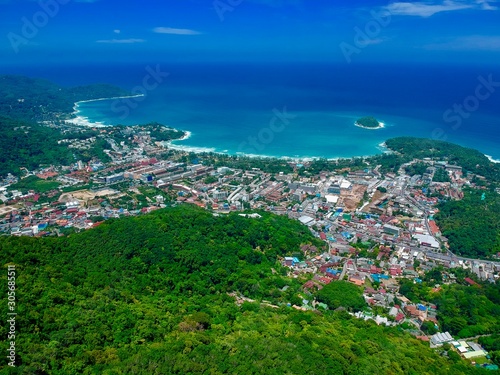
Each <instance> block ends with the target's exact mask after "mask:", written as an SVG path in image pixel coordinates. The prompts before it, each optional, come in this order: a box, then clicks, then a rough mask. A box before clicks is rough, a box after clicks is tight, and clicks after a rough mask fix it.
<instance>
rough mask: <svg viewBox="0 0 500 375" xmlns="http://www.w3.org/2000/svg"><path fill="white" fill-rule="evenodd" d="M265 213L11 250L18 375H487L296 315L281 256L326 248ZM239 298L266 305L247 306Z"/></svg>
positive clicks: (383, 338)
mask: <svg viewBox="0 0 500 375" xmlns="http://www.w3.org/2000/svg"><path fill="white" fill-rule="evenodd" d="M261 214H262V217H261V218H260V219H253V218H246V217H241V216H238V215H236V214H232V215H229V216H221V217H217V216H214V215H212V214H211V213H209V212H206V211H204V210H201V209H198V208H195V207H190V206H181V207H176V208H172V209H165V210H159V211H156V212H155V213H153V214H149V215H145V216H141V217H133V218H126V219H119V220H110V221H107V222H105V223H104V224H102V225H100V226H99V227H97V228H95V229H93V230H90V231H86V232H84V233H80V234H73V235H70V236H69V237H61V238H43V239H35V238H26V237H21V238H19V237H2V238H0V259H1V262H2V265H4V267H6V265H7V264H15V266H16V275H17V279H16V281H17V289H16V298H17V303H18V304H17V312H18V316H17V321H16V323H17V326H16V329H17V332H18V336H17V337H16V347H17V355H18V362H17V364H18V367H16V368H15V369H12V371H10V372H9V373H19V374H21V373H39V374H61V375H63V374H64V375H71V374H95V373H98V374H183V375H184V374H201V373H207V374H222V373H234V374H279V375H281V374H332V373H339V374H374V373H386V374H450V373H453V374H469V373H470V374H473V373H481V372H480V371H481V370H477V369H474V368H473V367H472V366H470V365H468V364H467V363H465V362H458V363H454V362H452V361H449V360H447V359H446V358H443V357H440V356H439V355H438V354H437V353H435V352H433V351H432V350H430V349H429V347H428V346H427V345H426V344H424V343H422V342H419V341H417V340H415V339H414V338H412V337H411V336H409V335H407V334H404V333H402V332H400V331H398V330H397V329H394V328H385V327H382V326H377V325H376V324H375V323H373V322H365V321H363V320H358V319H355V318H352V317H350V316H349V315H347V314H346V313H345V312H338V313H334V312H332V311H326V312H324V313H322V314H320V313H314V312H303V311H297V310H295V309H293V308H291V307H287V306H286V302H287V301H289V300H290V298H291V294H289V293H290V292H289V291H290V290H292V294H293V293H296V292H297V291H299V286H300V282H298V281H297V280H296V279H291V278H287V277H285V276H283V275H284V272H283V271H284V269H282V267H281V266H280V264H279V263H278V262H276V259H277V256H282V255H285V254H288V253H291V252H295V251H297V250H298V249H299V248H300V245H301V244H304V243H312V244H315V245H316V246H319V245H320V243H318V242H316V241H317V240H316V239H314V238H313V237H312V235H311V234H310V233H309V231H308V229H307V228H306V227H304V226H301V225H300V224H299V223H297V222H294V221H290V220H288V219H287V218H284V217H278V216H274V215H270V214H266V213H261ZM6 274H7V273H6V272H5V273H2V275H1V279H2V284H3V285H7V284H6ZM285 285H289V286H290V288H288V289H287V290H286V291H284V288H283V287H284V286H285ZM340 285H341V286H342V287H345V285H342V284H340ZM327 290H328V289H327ZM228 292H236V293H238V294H242V295H245V296H246V297H248V298H252V299H254V300H256V301H257V302H246V303H244V304H243V305H242V306H241V307H238V305H237V304H236V303H235V299H234V297H231V296H229V295H228V294H227V293H228ZM1 294H2V295H1V297H2V299H4V300H6V295H5V294H6V290H5V288H2V289H1ZM354 294H355V293H354V291H353V297H354ZM357 297H358V295H356V298H357ZM263 299H265V300H267V301H268V303H271V304H274V305H276V307H268V305H260V304H259V302H258V301H261V300H263ZM6 308H7V307H6V304H2V305H1V307H0V313H1V314H2V315H3V316H6ZM6 329H7V327H6V325H1V326H0V335H1V336H2V337H6ZM4 361H5V359H4ZM4 364H5V362H2V364H1V366H4V370H5V371H7V370H6V367H5V365H4Z"/></svg>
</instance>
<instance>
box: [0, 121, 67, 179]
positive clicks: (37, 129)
mask: <svg viewBox="0 0 500 375" xmlns="http://www.w3.org/2000/svg"><path fill="white" fill-rule="evenodd" d="M60 139H62V136H61V133H60V132H59V131H57V130H55V129H52V128H47V127H44V126H40V125H37V124H33V123H28V122H24V121H20V120H14V119H11V118H8V117H3V116H1V115H0V176H3V175H6V174H7V173H14V174H18V173H19V172H20V170H19V168H20V167H24V168H28V169H30V170H31V169H34V168H37V167H38V166H39V165H43V164H45V165H50V164H61V165H67V164H69V163H71V162H74V161H75V159H74V158H73V155H72V152H71V150H69V149H68V148H67V147H66V146H64V145H59V144H58V143H57V141H58V140H60Z"/></svg>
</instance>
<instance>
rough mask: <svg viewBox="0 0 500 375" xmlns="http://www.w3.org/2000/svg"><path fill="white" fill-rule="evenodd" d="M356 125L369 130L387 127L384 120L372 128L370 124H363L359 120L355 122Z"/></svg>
mask: <svg viewBox="0 0 500 375" xmlns="http://www.w3.org/2000/svg"><path fill="white" fill-rule="evenodd" d="M354 126H357V127H358V128H362V129H367V130H379V129H384V128H385V124H384V123H383V122H379V123H378V126H377V127H376V128H370V127H369V126H363V125H361V124H358V122H357V121H356V122H355V123H354Z"/></svg>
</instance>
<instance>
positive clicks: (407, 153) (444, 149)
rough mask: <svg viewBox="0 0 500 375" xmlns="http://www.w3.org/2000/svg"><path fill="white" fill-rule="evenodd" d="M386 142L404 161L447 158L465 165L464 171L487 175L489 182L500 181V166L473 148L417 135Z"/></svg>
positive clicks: (453, 162)
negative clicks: (417, 136) (416, 136)
mask: <svg viewBox="0 0 500 375" xmlns="http://www.w3.org/2000/svg"><path fill="white" fill-rule="evenodd" d="M385 143H386V145H387V147H388V148H389V149H391V150H392V151H396V152H398V153H400V154H401V156H402V157H403V159H402V160H403V161H409V160H412V159H414V158H418V159H423V158H433V159H435V160H436V159H446V160H448V162H449V163H450V164H455V165H459V166H461V167H463V169H464V172H472V173H477V174H479V175H482V176H484V177H486V178H487V179H488V181H489V182H500V166H499V165H498V164H495V163H492V162H491V161H490V160H488V158H487V157H486V156H485V155H484V154H483V153H481V152H479V151H477V150H474V149H472V148H467V147H463V146H459V145H456V144H453V143H449V142H444V141H438V140H433V139H426V138H415V137H397V138H391V139H388V140H387V141H386V142H385Z"/></svg>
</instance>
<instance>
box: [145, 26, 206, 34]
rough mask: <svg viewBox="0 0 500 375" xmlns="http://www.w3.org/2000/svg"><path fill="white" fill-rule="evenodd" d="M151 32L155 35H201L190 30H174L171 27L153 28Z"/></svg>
mask: <svg viewBox="0 0 500 375" xmlns="http://www.w3.org/2000/svg"><path fill="white" fill-rule="evenodd" d="M153 32H155V33H157V34H174V35H200V34H201V33H200V32H198V31H196V30H191V29H175V28H173V27H155V28H154V29H153Z"/></svg>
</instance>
